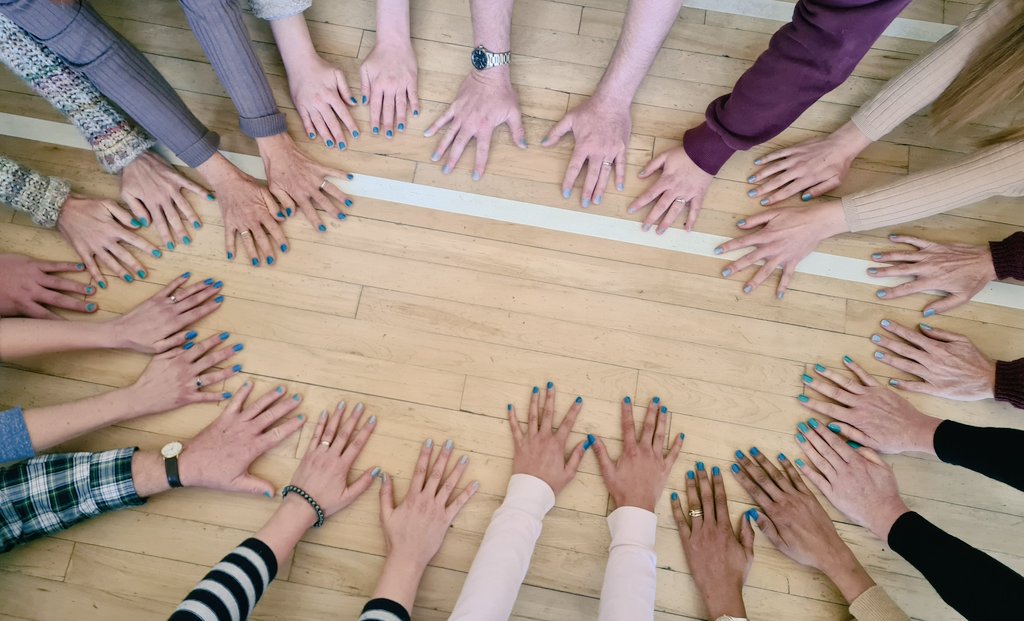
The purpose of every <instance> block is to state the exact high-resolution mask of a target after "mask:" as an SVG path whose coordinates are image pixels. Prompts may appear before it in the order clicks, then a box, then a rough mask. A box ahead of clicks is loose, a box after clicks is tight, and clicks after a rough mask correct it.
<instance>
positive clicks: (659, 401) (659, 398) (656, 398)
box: [651, 397, 661, 404]
mask: <svg viewBox="0 0 1024 621" xmlns="http://www.w3.org/2000/svg"><path fill="white" fill-rule="evenodd" d="M651 402H652V403H655V404H658V403H661V397H655V398H653V399H651Z"/></svg>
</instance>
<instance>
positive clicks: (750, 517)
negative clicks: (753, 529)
mask: <svg viewBox="0 0 1024 621" xmlns="http://www.w3.org/2000/svg"><path fill="white" fill-rule="evenodd" d="M759 517H761V514H760V513H758V512H757V509H751V510H750V511H747V519H748V520H751V521H754V522H756V521H757V518H759Z"/></svg>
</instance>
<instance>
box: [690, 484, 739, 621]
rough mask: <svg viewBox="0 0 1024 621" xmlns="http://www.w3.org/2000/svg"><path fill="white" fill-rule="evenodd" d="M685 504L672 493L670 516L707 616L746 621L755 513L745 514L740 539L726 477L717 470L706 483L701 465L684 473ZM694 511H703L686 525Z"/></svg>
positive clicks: (691, 518)
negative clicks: (746, 585)
mask: <svg viewBox="0 0 1024 621" xmlns="http://www.w3.org/2000/svg"><path fill="white" fill-rule="evenodd" d="M698 482H699V484H698ZM698 488H699V493H698ZM686 504H687V507H686V509H685V510H684V508H683V506H682V504H681V500H680V498H679V494H677V493H676V492H672V516H673V517H674V518H675V520H676V528H677V529H679V539H680V540H681V541H682V542H683V552H685V553H686V561H687V564H688V565H689V566H690V575H692V576H693V581H694V582H695V583H696V584H697V589H698V590H699V591H700V594H701V596H702V597H703V598H704V603H705V604H706V605H707V607H708V612H709V615H708V617H709V618H710V619H717V618H719V617H721V616H722V615H729V616H731V617H746V616H747V613H746V609H745V607H744V605H743V584H744V583H745V582H746V581H747V574H749V573H750V566H751V565H752V564H753V563H754V529H753V528H751V527H750V519H751V517H753V516H754V514H756V512H753V513H751V512H748V513H745V514H744V517H743V518H741V519H740V532H739V537H737V536H736V535H735V534H733V530H732V525H731V524H730V523H729V507H728V505H727V503H726V495H725V485H724V484H723V483H722V473H721V471H720V470H719V469H718V467H717V466H716V467H715V468H714V470H713V471H712V476H711V479H708V473H707V471H706V470H705V469H704V467H703V464H700V466H699V467H698V468H697V472H696V474H695V473H694V471H692V470H691V471H689V472H687V473H686ZM692 510H698V511H702V512H703V513H702V515H700V516H695V517H690V518H689V521H687V516H688V515H689V512H690V511H692ZM708 559H715V560H714V562H708Z"/></svg>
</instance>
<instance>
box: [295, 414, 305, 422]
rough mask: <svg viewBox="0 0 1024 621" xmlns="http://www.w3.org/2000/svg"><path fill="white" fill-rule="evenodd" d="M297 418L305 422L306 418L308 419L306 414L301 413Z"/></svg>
mask: <svg viewBox="0 0 1024 621" xmlns="http://www.w3.org/2000/svg"><path fill="white" fill-rule="evenodd" d="M295 418H297V419H299V420H300V421H303V422H305V420H306V416H305V414H299V415H298V416H296V417H295Z"/></svg>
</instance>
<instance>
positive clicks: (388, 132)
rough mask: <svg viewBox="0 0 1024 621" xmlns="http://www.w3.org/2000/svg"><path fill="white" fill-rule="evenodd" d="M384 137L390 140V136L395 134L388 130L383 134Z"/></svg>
mask: <svg viewBox="0 0 1024 621" xmlns="http://www.w3.org/2000/svg"><path fill="white" fill-rule="evenodd" d="M384 135H385V136H387V137H388V138H391V137H392V136H394V135H395V133H394V132H393V131H391V130H390V129H389V130H388V131H386V132H384Z"/></svg>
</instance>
